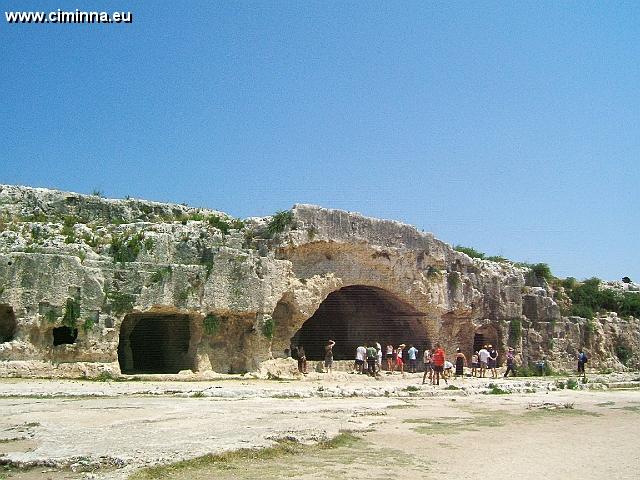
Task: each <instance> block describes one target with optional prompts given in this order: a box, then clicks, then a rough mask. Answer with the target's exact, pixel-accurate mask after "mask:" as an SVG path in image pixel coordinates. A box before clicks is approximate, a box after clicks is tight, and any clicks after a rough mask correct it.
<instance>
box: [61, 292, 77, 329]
mask: <svg viewBox="0 0 640 480" xmlns="http://www.w3.org/2000/svg"><path fill="white" fill-rule="evenodd" d="M78 318H80V302H79V301H78V300H75V299H73V298H67V303H66V304H65V307H64V315H63V316H62V324H63V325H66V326H67V327H69V328H76V324H77V323H78Z"/></svg>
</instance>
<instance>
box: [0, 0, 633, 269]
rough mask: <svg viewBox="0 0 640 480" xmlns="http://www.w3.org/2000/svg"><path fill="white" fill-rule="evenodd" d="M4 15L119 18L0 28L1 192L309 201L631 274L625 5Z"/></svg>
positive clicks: (136, 9) (521, 255)
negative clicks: (35, 189) (117, 16)
mask: <svg viewBox="0 0 640 480" xmlns="http://www.w3.org/2000/svg"><path fill="white" fill-rule="evenodd" d="M0 3H1V4H2V5H3V7H4V10H45V11H47V10H57V9H58V8H62V9H70V10H75V9H76V8H84V9H91V8H94V9H95V8H99V9H100V10H102V9H104V10H107V11H112V10H130V11H132V12H133V15H134V21H133V24H131V25H10V24H7V23H6V22H4V20H3V23H2V26H1V27H0V45H1V48H0V60H1V63H2V75H0V87H1V88H2V93H3V95H2V102H1V103H0V119H1V122H2V123H1V125H0V126H1V128H0V182H1V183H12V184H26V185H32V186H43V187H51V188H60V189H64V190H72V191H78V192H85V193H90V192H91V191H92V190H94V189H99V190H101V191H103V192H104V194H105V195H106V196H110V197H123V196H125V195H131V196H134V197H141V198H148V199H152V200H159V201H172V202H178V203H182V202H187V203H189V204H190V205H195V206H204V207H210V208H216V209H219V210H223V211H226V212H228V213H230V214H232V215H235V216H239V217H246V216H254V215H268V214H270V213H273V212H274V211H276V210H282V209H287V208H289V207H291V206H292V205H293V204H295V203H315V204H320V205H322V206H326V207H332V208H342V209H346V210H351V211H358V212H361V213H363V214H366V215H371V216H376V217H384V218H392V219H397V220H400V221H404V222H407V223H410V224H413V225H416V226H417V227H418V228H420V229H424V230H426V231H431V232H433V233H434V234H435V235H436V236H437V237H439V238H441V239H443V240H445V241H447V242H449V243H452V244H462V245H466V246H472V247H474V248H476V249H478V250H480V251H483V252H486V253H487V254H491V255H498V254H499V255H503V256H505V257H508V258H511V259H514V260H520V261H529V262H546V263H548V264H550V266H551V268H552V271H553V272H554V273H555V274H556V275H559V276H563V277H564V276H575V277H577V278H587V277H591V276H598V277H601V278H605V279H619V278H620V277H622V276H624V275H628V276H630V277H632V279H634V280H640V256H639V255H638V245H639V243H640V242H639V240H640V213H639V211H640V208H639V206H640V202H639V200H640V195H639V193H638V185H639V183H640V155H639V152H640V4H638V3H637V2H431V3H427V2H384V3H383V2H378V3H375V2H325V1H322V2H319V1H318V2H227V1H224V2H223V1H219V2H213V1H211V2H209V1H201V2H200V1H198V2H196V1H192V2H189V1H186V2H175V1H171V2H164V1H154V2H137V1H132V0H127V1H119V2H110V1H103V2H86V1H85V2H83V1H75V2H66V1H62V0H60V1H57V2H48V1H45V2H27V1H2V2H0ZM92 6H93V7H92Z"/></svg>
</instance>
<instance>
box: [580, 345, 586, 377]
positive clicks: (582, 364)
mask: <svg viewBox="0 0 640 480" xmlns="http://www.w3.org/2000/svg"><path fill="white" fill-rule="evenodd" d="M585 363H587V354H586V353H584V351H583V350H582V349H580V350H578V376H580V374H582V378H583V379H586V378H587V374H586V372H585V370H584V364H585Z"/></svg>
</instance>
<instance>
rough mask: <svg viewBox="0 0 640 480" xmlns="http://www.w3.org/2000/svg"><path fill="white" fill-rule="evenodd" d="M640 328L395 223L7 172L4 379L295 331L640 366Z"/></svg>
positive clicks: (246, 365) (278, 350) (274, 352)
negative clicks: (53, 184) (197, 204)
mask: <svg viewBox="0 0 640 480" xmlns="http://www.w3.org/2000/svg"><path fill="white" fill-rule="evenodd" d="M626 288H631V289H632V288H633V286H631V287H626ZM516 325H517V326H518V328H517V329H516V328H515V327H516ZM639 335H640V334H639V330H638V320H637V319H633V318H630V319H629V318H627V319H622V318H618V317H616V316H611V315H610V316H606V317H602V318H598V319H597V320H596V321H589V322H588V321H587V320H585V319H579V318H573V317H570V318H565V317H561V315H560V308H559V306H558V304H557V302H556V300H554V292H553V291H552V289H551V288H550V287H549V286H548V285H546V282H538V283H536V284H535V285H534V284H532V282H531V275H529V274H528V270H527V269H526V268H522V267H518V266H515V265H513V264H510V263H496V262H491V261H487V260H479V259H471V258H469V257H468V256H467V255H465V254H463V253H460V252H457V251H455V250H454V249H452V248H451V246H449V245H447V244H446V243H444V242H442V241H440V240H438V239H436V238H435V237H434V236H433V235H432V234H428V233H422V232H419V231H418V230H416V229H415V228H414V227H412V226H409V225H405V224H402V223H399V222H394V221H388V220H378V219H373V218H367V217H363V216H362V215H359V214H356V213H350V212H345V211H340V210H331V209H324V208H320V207H316V206H311V205H296V206H294V207H293V209H292V210H291V211H290V212H284V213H280V214H277V215H275V216H273V217H266V218H249V219H245V220H239V219H234V218H232V217H230V216H228V215H226V214H224V213H222V212H217V211H213V210H207V209H199V208H192V207H187V206H184V205H172V204H161V203H156V202H149V201H144V200H137V199H125V200H112V199H104V198H100V197H97V196H91V195H80V194H76V193H69V192H60V191H54V190H47V189H37V188H27V187H18V186H7V185H5V186H0V342H1V343H0V374H1V375H25V376H29V375H34V376H60V375H62V376H64V375H67V376H86V375H92V374H94V373H96V372H98V373H99V372H102V371H107V372H109V373H110V374H111V373H113V374H118V373H120V372H122V373H132V374H134V373H140V372H141V373H145V372H147V373H148V372H164V373H178V372H179V371H184V370H192V371H196V372H207V371H214V372H221V373H236V372H237V373H242V372H246V371H258V368H259V366H260V364H261V363H262V362H264V361H265V360H268V359H270V358H273V357H283V356H286V352H287V351H288V350H289V349H290V348H291V345H292V343H293V344H296V345H297V344H302V345H304V346H305V348H306V349H307V351H308V352H309V355H310V359H312V360H321V359H322V357H323V356H324V343H326V341H327V340H328V338H330V337H336V338H339V339H340V341H339V342H338V343H337V345H336V347H335V348H336V351H335V352H334V353H335V356H336V358H338V359H350V358H351V356H352V354H353V349H354V348H355V347H354V346H357V344H358V343H360V342H365V341H380V342H381V343H387V342H390V343H393V344H395V345H397V344H399V343H401V342H402V343H406V344H407V345H408V344H409V343H414V344H416V345H418V346H419V347H420V348H421V349H422V348H425V347H426V346H430V345H432V344H433V343H435V342H436V341H439V342H441V343H443V344H444V345H445V347H447V349H448V350H449V351H451V350H452V349H454V348H456V347H458V346H460V347H461V348H462V349H463V351H465V352H466V353H468V354H470V353H471V351H472V349H473V348H474V342H475V343H478V342H487V343H494V344H497V345H498V347H499V350H501V351H502V352H504V350H505V349H506V347H507V345H508V344H512V345H515V346H517V348H518V350H519V352H520V354H521V356H522V359H523V360H524V361H525V362H527V361H535V360H537V359H540V358H542V357H546V358H547V359H548V360H549V361H551V362H555V364H556V365H557V366H558V367H565V368H569V367H570V366H572V364H573V358H574V356H575V353H576V351H577V348H579V347H580V346H582V345H584V346H585V347H586V348H587V349H588V351H589V353H590V355H591V357H592V360H593V365H599V366H602V367H603V368H604V367H606V368H614V369H619V368H623V365H622V363H621V362H620V361H619V359H620V358H621V357H624V359H625V362H626V363H627V364H628V365H633V364H634V362H635V364H637V362H638V357H637V355H638V354H637V352H638V346H639V343H640V341H639ZM320 337H322V338H320ZM363 337H364V338H363ZM369 337H373V338H369ZM29 362H31V363H29ZM62 365H67V367H64V368H61V366H62ZM69 365H75V367H69ZM61 372H62V373H61ZM64 372H68V373H67V374H65V373H64ZM82 372H89V373H85V374H83V373H82Z"/></svg>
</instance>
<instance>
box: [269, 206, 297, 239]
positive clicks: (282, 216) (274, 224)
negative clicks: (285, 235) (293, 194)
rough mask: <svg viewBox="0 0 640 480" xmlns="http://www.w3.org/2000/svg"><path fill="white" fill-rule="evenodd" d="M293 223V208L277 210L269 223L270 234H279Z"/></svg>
mask: <svg viewBox="0 0 640 480" xmlns="http://www.w3.org/2000/svg"><path fill="white" fill-rule="evenodd" d="M292 223H293V212H292V211H291V210H286V211H279V212H276V213H275V215H273V217H271V221H270V222H269V224H268V225H267V233H268V234H269V236H274V235H277V234H278V233H282V232H284V231H285V230H286V228H287V227H288V226H289V225H291V224H292Z"/></svg>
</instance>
